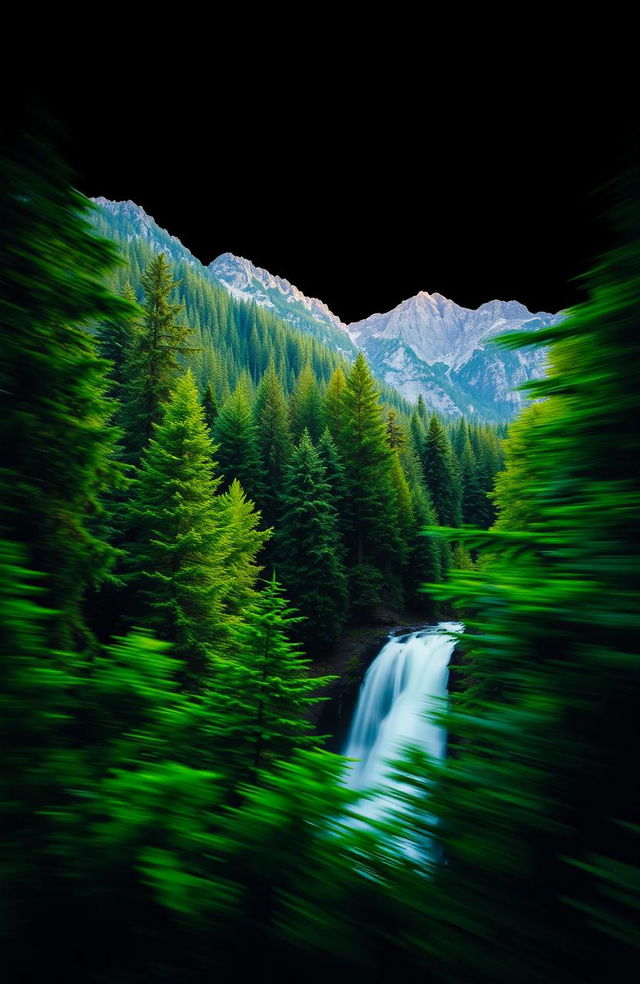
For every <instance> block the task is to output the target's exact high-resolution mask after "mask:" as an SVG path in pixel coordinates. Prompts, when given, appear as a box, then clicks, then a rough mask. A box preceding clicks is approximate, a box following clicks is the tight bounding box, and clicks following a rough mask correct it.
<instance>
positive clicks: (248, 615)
mask: <svg viewBox="0 0 640 984" xmlns="http://www.w3.org/2000/svg"><path fill="white" fill-rule="evenodd" d="M244 615H245V618H244V621H242V622H239V623H238V624H237V625H235V626H234V627H233V630H232V634H231V639H230V643H229V645H228V647H227V648H226V650H225V654H224V655H221V654H220V655H217V656H216V659H215V667H216V678H215V691H214V692H215V706H216V708H217V710H218V715H217V720H213V721H212V722H211V724H210V728H211V730H212V732H213V734H214V738H213V740H214V741H215V743H216V746H217V747H218V748H220V749H221V750H222V752H223V755H224V761H225V766H226V768H228V769H229V770H230V771H231V773H232V774H233V775H234V776H235V778H236V782H237V781H239V780H240V779H245V780H246V779H249V778H255V777H256V776H257V774H258V772H259V771H260V770H261V769H263V768H267V767H268V766H269V764H270V763H272V762H274V761H276V760H278V759H282V758H286V757H288V756H289V755H290V754H291V753H292V751H293V750H294V749H296V748H303V747H307V746H310V745H314V744H316V743H317V739H316V738H315V737H314V736H313V735H312V734H311V731H312V728H311V725H310V723H309V721H308V719H307V718H306V716H305V715H306V711H307V710H308V708H310V707H311V706H312V705H313V704H315V703H317V702H318V701H319V700H322V698H321V697H319V696H317V691H318V689H319V688H320V687H322V686H324V685H326V684H327V683H328V682H329V681H330V680H331V679H333V678H332V677H315V678H314V677H310V676H309V674H308V667H309V663H310V661H309V660H308V659H306V658H304V657H303V655H302V652H301V650H300V648H299V647H298V646H297V645H296V644H294V643H292V642H290V641H289V639H288V636H289V634H290V633H291V630H292V629H293V627H295V626H296V625H297V624H298V623H299V622H300V618H299V617H298V616H295V615H294V613H293V610H292V609H291V608H290V607H289V606H288V605H287V602H286V601H285V599H284V597H283V592H282V589H281V588H280V585H279V584H278V583H277V581H276V580H275V578H274V579H273V580H271V581H267V582H265V583H264V586H263V589H262V590H261V591H260V592H259V593H258V594H257V595H256V596H255V598H254V600H253V602H252V603H251V604H250V605H249V606H248V607H247V608H246V609H245V613H244ZM216 730H217V732H218V733H216Z"/></svg>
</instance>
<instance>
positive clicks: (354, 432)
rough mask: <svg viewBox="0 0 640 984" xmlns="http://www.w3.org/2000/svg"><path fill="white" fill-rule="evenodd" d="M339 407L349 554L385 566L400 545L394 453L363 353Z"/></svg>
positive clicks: (355, 365) (357, 360)
mask: <svg viewBox="0 0 640 984" xmlns="http://www.w3.org/2000/svg"><path fill="white" fill-rule="evenodd" d="M342 406H343V428H342V438H341V440H342V447H343V452H344V461H345V466H346V471H347V481H348V485H349V495H350V499H351V507H352V515H353V539H352V552H353V556H354V559H355V562H356V563H357V564H362V563H363V562H364V561H365V560H369V561H373V562H375V560H376V559H379V560H380V562H384V561H385V559H386V561H387V562H388V560H389V557H390V555H393V553H394V552H395V551H397V549H398V546H399V543H398V532H397V524H398V515H397V503H396V500H395V494H394V489H393V485H392V479H391V471H392V451H391V448H390V447H389V440H388V436H387V431H386V427H385V423H384V418H383V414H382V408H381V406H380V403H379V393H378V391H377V390H376V388H375V385H374V382H373V379H372V377H371V373H370V372H369V368H368V366H367V363H366V361H365V359H364V356H363V355H362V353H360V354H359V355H358V357H357V359H356V361H355V363H354V365H353V368H352V370H351V372H350V373H349V376H348V378H347V382H346V387H345V391H344V394H343V396H342Z"/></svg>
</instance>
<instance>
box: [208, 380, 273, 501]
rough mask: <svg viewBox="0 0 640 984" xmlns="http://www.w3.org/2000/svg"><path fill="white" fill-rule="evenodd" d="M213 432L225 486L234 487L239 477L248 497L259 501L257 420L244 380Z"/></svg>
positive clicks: (223, 410) (229, 401)
mask: <svg viewBox="0 0 640 984" xmlns="http://www.w3.org/2000/svg"><path fill="white" fill-rule="evenodd" d="M213 433H214V439H215V442H216V445H217V447H218V451H217V455H218V461H219V463H220V469H221V471H222V474H223V475H224V478H225V480H226V483H225V484H226V485H230V484H231V482H232V481H233V479H234V478H235V479H237V480H238V481H239V482H240V485H241V486H242V488H243V489H244V490H245V492H246V493H247V495H248V496H250V497H251V498H252V499H254V500H256V499H258V500H259V499H260V498H261V492H262V476H261V474H260V453H259V449H258V431H257V427H256V424H255V420H254V417H253V409H252V405H251V395H250V393H249V392H248V389H247V386H246V384H245V383H244V382H243V381H240V382H239V383H238V385H237V387H236V389H235V390H234V391H233V393H232V394H231V396H230V397H229V398H228V399H227V400H226V401H225V402H224V404H223V405H222V407H221V409H220V413H219V414H218V418H217V420H216V425H215V428H214V432H213Z"/></svg>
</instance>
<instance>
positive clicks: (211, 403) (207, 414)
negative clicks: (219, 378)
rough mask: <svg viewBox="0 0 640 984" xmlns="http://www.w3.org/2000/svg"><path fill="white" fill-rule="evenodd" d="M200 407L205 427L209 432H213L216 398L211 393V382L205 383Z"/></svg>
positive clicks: (216, 407) (216, 408) (216, 412)
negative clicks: (205, 386)
mask: <svg viewBox="0 0 640 984" xmlns="http://www.w3.org/2000/svg"><path fill="white" fill-rule="evenodd" d="M202 409H203V411H204V419H205V421H206V423H207V427H208V428H209V430H210V431H211V433H213V428H214V426H215V422H216V417H217V416H218V404H217V403H216V398H215V396H214V395H213V389H212V388H211V383H209V384H208V385H207V388H206V389H205V391H204V396H203V397H202Z"/></svg>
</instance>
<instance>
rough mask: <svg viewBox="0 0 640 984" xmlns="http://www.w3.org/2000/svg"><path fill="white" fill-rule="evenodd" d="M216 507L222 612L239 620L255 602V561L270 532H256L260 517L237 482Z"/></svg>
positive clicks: (257, 567)
mask: <svg viewBox="0 0 640 984" xmlns="http://www.w3.org/2000/svg"><path fill="white" fill-rule="evenodd" d="M217 507H218V517H219V523H220V528H221V530H222V544H221V550H222V551H223V553H224V568H225V572H226V577H227V583H226V586H225V590H224V604H225V611H226V613H227V616H231V617H234V616H235V617H236V618H238V617H242V615H243V613H244V611H245V609H246V607H247V605H249V604H250V603H251V602H252V601H253V600H254V597H255V585H256V582H257V580H258V576H259V574H260V572H261V571H262V567H260V566H259V565H258V564H257V562H256V558H257V557H258V555H259V554H260V553H261V551H262V549H263V547H264V545H265V543H266V542H267V541H268V540H269V539H270V537H271V535H272V532H271V530H263V529H259V527H260V526H261V525H262V523H261V515H260V513H259V512H258V511H257V510H256V509H255V507H254V504H253V502H251V501H250V500H249V499H247V497H246V496H245V494H244V491H243V489H242V486H241V485H240V483H239V482H238V481H237V480H236V479H234V480H233V482H232V483H231V485H230V486H229V489H228V491H227V492H225V493H224V495H221V496H219V497H218V500H217Z"/></svg>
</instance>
